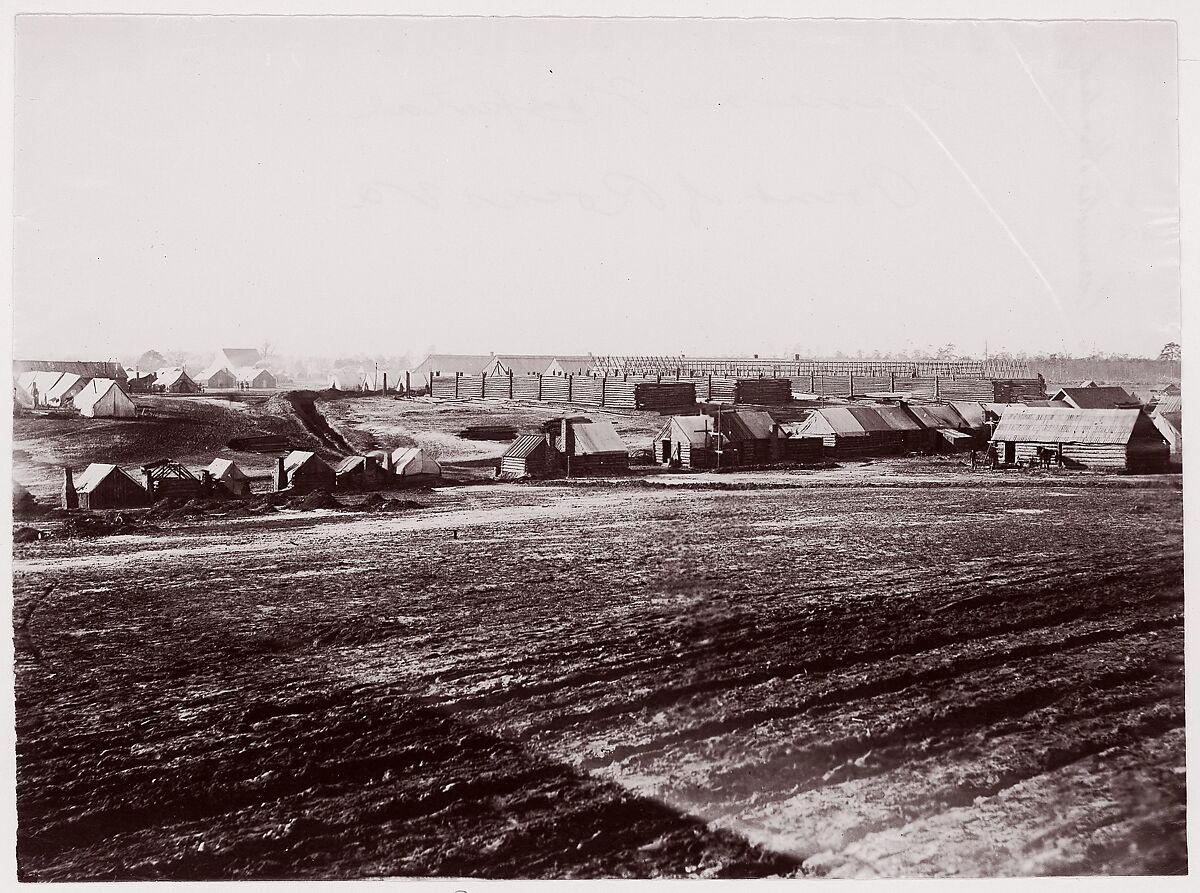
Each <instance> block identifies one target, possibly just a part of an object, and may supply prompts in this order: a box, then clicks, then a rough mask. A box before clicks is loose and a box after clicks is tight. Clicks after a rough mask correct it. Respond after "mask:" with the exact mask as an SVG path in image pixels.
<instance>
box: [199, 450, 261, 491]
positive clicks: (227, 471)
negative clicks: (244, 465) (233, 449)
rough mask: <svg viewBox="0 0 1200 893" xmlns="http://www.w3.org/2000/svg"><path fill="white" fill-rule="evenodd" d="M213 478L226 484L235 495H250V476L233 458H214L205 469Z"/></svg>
mask: <svg viewBox="0 0 1200 893" xmlns="http://www.w3.org/2000/svg"><path fill="white" fill-rule="evenodd" d="M204 470H205V471H207V472H208V473H209V474H210V475H212V479H213V480H214V481H217V482H219V483H221V484H223V485H224V486H225V488H226V489H228V490H229V492H231V493H233V494H234V495H235V496H249V495H250V478H248V477H247V476H246V474H245V472H243V471H242V470H241V469H240V468H238V467H237V465H235V464H234V462H233V460H232V459H213V460H212V461H211V462H209V463H208V466H207V467H206V468H205V469H204Z"/></svg>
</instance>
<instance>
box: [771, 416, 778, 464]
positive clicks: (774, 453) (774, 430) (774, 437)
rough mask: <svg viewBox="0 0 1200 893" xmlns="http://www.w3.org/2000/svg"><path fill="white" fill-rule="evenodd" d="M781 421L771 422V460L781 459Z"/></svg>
mask: <svg viewBox="0 0 1200 893" xmlns="http://www.w3.org/2000/svg"><path fill="white" fill-rule="evenodd" d="M779 434H780V432H779V422H773V423H772V424H771V461H772V462H778V461H779Z"/></svg>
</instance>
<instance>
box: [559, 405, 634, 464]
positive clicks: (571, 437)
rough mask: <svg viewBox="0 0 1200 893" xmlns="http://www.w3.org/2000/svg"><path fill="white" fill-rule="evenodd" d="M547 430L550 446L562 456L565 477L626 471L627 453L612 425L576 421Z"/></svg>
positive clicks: (569, 420)
mask: <svg viewBox="0 0 1200 893" xmlns="http://www.w3.org/2000/svg"><path fill="white" fill-rule="evenodd" d="M552 425H554V423H551V425H548V426H547V429H548V430H547V435H548V437H549V439H550V444H551V446H553V447H554V449H555V450H557V451H558V452H559V453H561V454H562V463H563V470H564V471H566V473H567V474H568V475H577V474H614V473H620V472H625V471H628V470H629V450H628V449H627V448H626V447H625V443H624V442H623V441H622V440H621V437H620V435H618V434H617V429H616V428H614V427H613V424H612V422H609V421H603V420H602V421H599V422H593V421H592V420H591V419H587V418H582V417H577V418H564V419H561V420H560V421H559V422H558V423H557V426H556V427H551V426H552Z"/></svg>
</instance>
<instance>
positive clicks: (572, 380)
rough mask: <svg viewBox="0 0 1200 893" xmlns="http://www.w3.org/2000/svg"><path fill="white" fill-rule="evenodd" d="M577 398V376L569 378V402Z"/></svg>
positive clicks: (569, 376)
mask: <svg viewBox="0 0 1200 893" xmlns="http://www.w3.org/2000/svg"><path fill="white" fill-rule="evenodd" d="M574 397H575V376H574V375H568V376H567V402H568V403H570V402H571V400H572V399H574Z"/></svg>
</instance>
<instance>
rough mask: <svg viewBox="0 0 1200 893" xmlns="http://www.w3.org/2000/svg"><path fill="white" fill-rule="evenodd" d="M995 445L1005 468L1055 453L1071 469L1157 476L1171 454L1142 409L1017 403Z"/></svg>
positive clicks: (1000, 427)
mask: <svg viewBox="0 0 1200 893" xmlns="http://www.w3.org/2000/svg"><path fill="white" fill-rule="evenodd" d="M1095 390H1100V389H1099V388H1096V389H1095ZM992 445H993V446H994V447H995V448H996V452H997V457H998V460H999V461H1000V462H1001V463H1002V464H1004V465H1012V464H1015V463H1019V462H1036V461H1037V460H1038V458H1039V457H1040V456H1047V455H1053V456H1054V457H1055V459H1060V460H1061V461H1062V463H1063V464H1065V465H1067V466H1071V467H1079V468H1103V469H1124V470H1127V471H1134V472H1153V471H1160V470H1162V469H1163V468H1165V467H1166V465H1167V462H1168V460H1169V459H1170V455H1171V448H1170V446H1169V445H1168V443H1167V440H1166V438H1164V437H1163V435H1162V434H1160V433H1159V430H1158V429H1157V428H1156V427H1155V425H1154V422H1153V421H1152V420H1151V418H1150V416H1149V415H1147V414H1146V413H1145V412H1143V411H1142V410H1140V409H1073V408H1069V407H1054V406H1020V405H1014V406H1010V407H1008V408H1007V409H1006V410H1005V411H1004V415H1003V416H1002V417H1001V418H1000V423H999V424H998V425H997V426H996V431H995V433H994V434H993V435H992Z"/></svg>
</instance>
